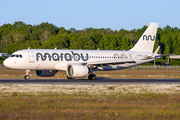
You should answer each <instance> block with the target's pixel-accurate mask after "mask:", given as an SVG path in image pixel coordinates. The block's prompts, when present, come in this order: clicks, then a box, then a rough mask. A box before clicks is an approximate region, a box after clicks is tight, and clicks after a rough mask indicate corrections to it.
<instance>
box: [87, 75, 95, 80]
mask: <svg viewBox="0 0 180 120" xmlns="http://www.w3.org/2000/svg"><path fill="white" fill-rule="evenodd" d="M88 78H89V80H95V79H96V78H97V77H96V75H95V74H89V76H88Z"/></svg>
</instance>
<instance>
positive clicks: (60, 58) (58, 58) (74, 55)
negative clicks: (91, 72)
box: [36, 51, 89, 61]
mask: <svg viewBox="0 0 180 120" xmlns="http://www.w3.org/2000/svg"><path fill="white" fill-rule="evenodd" d="M39 59H41V60H42V61H45V60H46V59H49V61H51V60H53V61H63V59H65V60H66V61H72V59H74V61H79V60H80V59H82V60H83V61H87V60H88V59H89V55H88V53H86V56H84V55H83V54H82V53H74V52H73V51H71V54H70V53H60V54H58V53H52V55H51V54H49V53H44V55H43V54H42V53H37V54H36V61H39Z"/></svg>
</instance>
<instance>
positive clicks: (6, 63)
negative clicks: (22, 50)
mask: <svg viewBox="0 0 180 120" xmlns="http://www.w3.org/2000/svg"><path fill="white" fill-rule="evenodd" d="M3 64H4V66H6V67H9V65H10V61H9V59H8V58H7V59H5V60H4V62H3Z"/></svg>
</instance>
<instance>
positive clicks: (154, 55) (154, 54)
mask: <svg viewBox="0 0 180 120" xmlns="http://www.w3.org/2000/svg"><path fill="white" fill-rule="evenodd" d="M159 48H160V46H158V48H157V49H156V50H155V51H154V53H153V54H152V55H151V57H152V58H154V57H156V54H157V52H158V51H159Z"/></svg>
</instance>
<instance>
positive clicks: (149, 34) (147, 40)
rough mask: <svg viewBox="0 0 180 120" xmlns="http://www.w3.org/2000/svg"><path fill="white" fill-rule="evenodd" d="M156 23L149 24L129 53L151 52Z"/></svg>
mask: <svg viewBox="0 0 180 120" xmlns="http://www.w3.org/2000/svg"><path fill="white" fill-rule="evenodd" d="M157 27H158V23H150V25H149V26H148V28H147V29H146V31H145V32H144V33H143V35H142V36H141V37H140V39H139V40H138V42H137V43H136V44H135V46H134V47H133V48H132V49H131V50H130V51H136V52H149V53H152V52H153V48H154V42H155V39H156V32H157Z"/></svg>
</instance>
